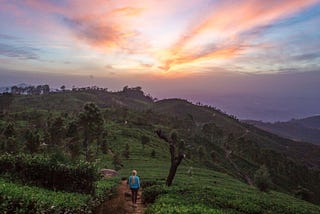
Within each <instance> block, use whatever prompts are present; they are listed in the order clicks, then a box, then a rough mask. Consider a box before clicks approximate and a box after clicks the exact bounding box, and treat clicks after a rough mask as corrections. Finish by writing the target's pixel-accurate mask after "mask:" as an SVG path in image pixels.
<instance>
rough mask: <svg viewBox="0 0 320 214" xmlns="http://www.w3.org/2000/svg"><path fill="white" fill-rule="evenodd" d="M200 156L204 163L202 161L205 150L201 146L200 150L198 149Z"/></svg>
mask: <svg viewBox="0 0 320 214" xmlns="http://www.w3.org/2000/svg"><path fill="white" fill-rule="evenodd" d="M198 155H199V160H200V161H202V160H203V157H204V155H205V153H204V149H203V147H202V146H199V148H198Z"/></svg>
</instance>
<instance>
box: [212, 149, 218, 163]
mask: <svg viewBox="0 0 320 214" xmlns="http://www.w3.org/2000/svg"><path fill="white" fill-rule="evenodd" d="M210 156H211V159H212V161H213V162H216V160H217V154H216V152H215V151H211V152H210Z"/></svg>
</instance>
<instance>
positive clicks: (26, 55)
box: [0, 43, 39, 60]
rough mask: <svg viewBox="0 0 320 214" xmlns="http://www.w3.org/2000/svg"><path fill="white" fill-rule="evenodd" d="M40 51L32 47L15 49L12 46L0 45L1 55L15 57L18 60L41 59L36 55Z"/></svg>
mask: <svg viewBox="0 0 320 214" xmlns="http://www.w3.org/2000/svg"><path fill="white" fill-rule="evenodd" d="M37 51H39V49H36V48H32V47H15V46H12V45H7V44H2V43H0V55H2V56H6V57H14V58H18V59H25V60H28V59H39V56H38V54H37V53H36V52H37Z"/></svg>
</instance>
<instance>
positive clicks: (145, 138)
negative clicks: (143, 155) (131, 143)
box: [141, 135, 150, 149]
mask: <svg viewBox="0 0 320 214" xmlns="http://www.w3.org/2000/svg"><path fill="white" fill-rule="evenodd" d="M149 142H150V138H149V137H148V136H145V135H142V136H141V144H142V148H143V149H144V147H145V145H146V144H147V143H149Z"/></svg>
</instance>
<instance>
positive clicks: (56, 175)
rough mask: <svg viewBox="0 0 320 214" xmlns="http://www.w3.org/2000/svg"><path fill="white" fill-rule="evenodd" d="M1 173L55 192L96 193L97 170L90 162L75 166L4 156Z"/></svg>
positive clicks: (0, 166) (0, 162) (16, 156)
mask: <svg viewBox="0 0 320 214" xmlns="http://www.w3.org/2000/svg"><path fill="white" fill-rule="evenodd" d="M0 173H1V174H10V176H11V177H12V178H14V179H18V180H20V181H22V182H25V183H31V184H34V185H37V186H41V187H45V188H48V189H52V190H63V191H68V192H79V193H93V192H94V189H95V186H94V182H95V181H96V180H97V173H96V169H95V167H94V166H93V165H91V164H88V163H86V162H79V163H78V164H75V165H65V164H61V163H57V162H56V161H55V160H52V159H50V158H47V157H44V156H39V155H38V156H30V155H25V154H20V155H10V154H7V153H5V154H2V155H0Z"/></svg>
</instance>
